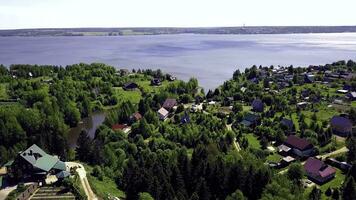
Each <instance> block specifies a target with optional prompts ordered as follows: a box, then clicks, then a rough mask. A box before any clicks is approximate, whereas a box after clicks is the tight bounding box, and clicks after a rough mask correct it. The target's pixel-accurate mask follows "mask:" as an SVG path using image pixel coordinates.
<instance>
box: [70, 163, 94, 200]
mask: <svg viewBox="0 0 356 200" xmlns="http://www.w3.org/2000/svg"><path fill="white" fill-rule="evenodd" d="M66 166H67V170H69V169H70V168H72V167H77V170H76V171H77V173H78V175H79V178H80V182H81V183H82V186H83V189H84V192H85V194H86V195H87V197H88V200H97V199H98V198H97V197H96V195H95V194H94V192H93V190H92V189H91V187H90V185H89V181H88V179H87V172H86V171H85V168H84V166H83V165H82V164H80V163H76V162H66Z"/></svg>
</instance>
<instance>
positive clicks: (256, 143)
mask: <svg viewBox="0 0 356 200" xmlns="http://www.w3.org/2000/svg"><path fill="white" fill-rule="evenodd" d="M245 137H246V139H247V141H248V144H249V146H250V147H252V148H255V149H261V144H260V141H259V140H258V139H257V137H256V136H254V135H253V134H252V133H250V134H247V135H245Z"/></svg>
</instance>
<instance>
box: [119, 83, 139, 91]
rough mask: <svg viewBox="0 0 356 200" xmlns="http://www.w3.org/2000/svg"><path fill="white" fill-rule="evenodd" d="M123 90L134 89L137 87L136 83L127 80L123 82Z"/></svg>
mask: <svg viewBox="0 0 356 200" xmlns="http://www.w3.org/2000/svg"><path fill="white" fill-rule="evenodd" d="M122 88H123V89H124V90H126V91H130V90H135V89H137V88H138V85H137V84H136V83H134V82H128V83H125V84H124V86H123V87H122Z"/></svg>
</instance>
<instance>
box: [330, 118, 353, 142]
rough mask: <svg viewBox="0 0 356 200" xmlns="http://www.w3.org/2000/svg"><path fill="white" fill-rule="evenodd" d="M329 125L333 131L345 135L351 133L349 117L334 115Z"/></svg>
mask: <svg viewBox="0 0 356 200" xmlns="http://www.w3.org/2000/svg"><path fill="white" fill-rule="evenodd" d="M330 126H331V128H332V130H333V133H334V134H336V135H340V136H343V137H347V136H349V135H350V134H351V133H352V123H351V121H350V120H349V119H347V118H345V117H341V116H334V117H332V118H331V120H330Z"/></svg>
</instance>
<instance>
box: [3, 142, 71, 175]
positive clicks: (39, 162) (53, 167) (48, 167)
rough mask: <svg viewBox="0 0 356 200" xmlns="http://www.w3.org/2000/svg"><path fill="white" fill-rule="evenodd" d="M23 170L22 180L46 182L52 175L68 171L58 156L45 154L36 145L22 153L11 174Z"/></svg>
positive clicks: (17, 158)
mask: <svg viewBox="0 0 356 200" xmlns="http://www.w3.org/2000/svg"><path fill="white" fill-rule="evenodd" d="M18 170H21V174H22V178H24V179H27V178H32V179H35V180H44V179H46V178H47V177H48V176H50V175H55V174H57V173H60V172H62V171H66V165H65V163H64V162H62V161H60V160H59V158H58V157H57V156H52V155H49V154H47V153H46V152H44V151H43V150H42V149H41V148H40V147H38V146H37V145H36V144H33V145H32V146H30V147H29V148H28V149H26V150H25V151H22V152H20V153H19V154H18V155H17V157H16V158H15V160H14V162H13V163H12V164H11V167H10V169H9V171H10V172H15V171H16V172H18Z"/></svg>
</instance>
